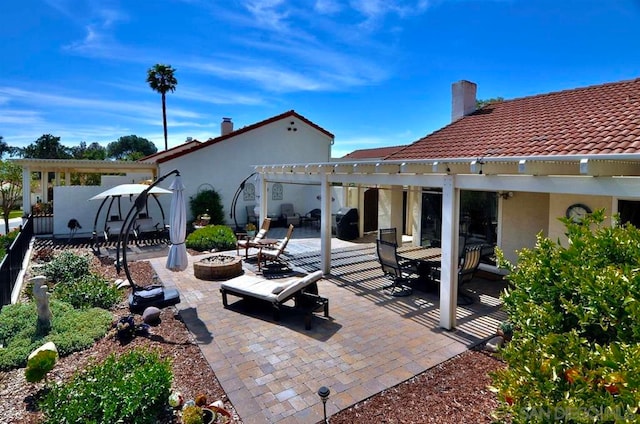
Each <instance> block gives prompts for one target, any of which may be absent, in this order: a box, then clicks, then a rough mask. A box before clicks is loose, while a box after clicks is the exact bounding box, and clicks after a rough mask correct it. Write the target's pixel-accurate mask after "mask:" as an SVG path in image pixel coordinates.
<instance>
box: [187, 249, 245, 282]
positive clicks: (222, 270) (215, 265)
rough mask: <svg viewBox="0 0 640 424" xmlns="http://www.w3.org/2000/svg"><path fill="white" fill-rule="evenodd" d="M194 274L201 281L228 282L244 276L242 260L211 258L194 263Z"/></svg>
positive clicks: (230, 257) (231, 257) (220, 256)
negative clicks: (230, 279)
mask: <svg viewBox="0 0 640 424" xmlns="http://www.w3.org/2000/svg"><path fill="white" fill-rule="evenodd" d="M193 274H194V275H195V277H196V278H199V279H200V280H228V279H229V278H233V277H237V276H238V275H241V274H242V258H240V257H238V256H226V255H214V256H209V257H206V258H204V259H201V260H199V261H198V262H194V263H193Z"/></svg>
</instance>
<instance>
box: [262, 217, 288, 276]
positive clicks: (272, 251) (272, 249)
mask: <svg viewBox="0 0 640 424" xmlns="http://www.w3.org/2000/svg"><path fill="white" fill-rule="evenodd" d="M292 234H293V224H289V228H288V229H287V234H286V235H285V236H284V238H283V239H282V240H278V242H277V243H276V244H275V245H273V246H261V247H260V250H258V271H261V270H262V263H264V264H265V265H267V263H269V262H281V259H280V255H282V252H284V249H285V248H286V247H287V243H289V240H290V239H291V235H292Z"/></svg>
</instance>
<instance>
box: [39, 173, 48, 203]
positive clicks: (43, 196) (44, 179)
mask: <svg viewBox="0 0 640 424" xmlns="http://www.w3.org/2000/svg"><path fill="white" fill-rule="evenodd" d="M48 181H49V171H46V170H45V171H41V172H40V201H42V203H47V202H48V201H49V199H48V197H49V193H48V190H47V186H48Z"/></svg>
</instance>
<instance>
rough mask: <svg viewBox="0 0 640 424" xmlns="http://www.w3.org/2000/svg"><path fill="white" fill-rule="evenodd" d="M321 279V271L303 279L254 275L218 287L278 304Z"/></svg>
mask: <svg viewBox="0 0 640 424" xmlns="http://www.w3.org/2000/svg"><path fill="white" fill-rule="evenodd" d="M321 278H322V271H316V272H313V273H311V274H308V275H306V276H304V277H289V278H279V279H266V278H264V277H262V276H255V275H241V276H240V277H236V278H232V279H230V280H227V281H225V282H224V283H222V284H221V285H220V287H221V288H222V289H224V290H229V291H231V292H235V293H238V294H242V295H247V296H251V297H255V298H258V299H262V300H267V301H269V302H280V301H282V300H284V299H286V298H287V297H289V296H291V295H292V294H293V293H295V292H297V291H298V290H301V289H303V288H304V287H306V286H308V285H309V284H311V283H313V282H314V281H318V280H319V279H321Z"/></svg>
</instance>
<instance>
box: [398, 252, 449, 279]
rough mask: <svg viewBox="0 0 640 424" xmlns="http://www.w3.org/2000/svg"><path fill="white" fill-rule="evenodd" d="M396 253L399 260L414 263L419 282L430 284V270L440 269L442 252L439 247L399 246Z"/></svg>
mask: <svg viewBox="0 0 640 424" xmlns="http://www.w3.org/2000/svg"><path fill="white" fill-rule="evenodd" d="M397 252H398V256H399V257H400V258H401V259H406V260H410V261H414V262H415V263H416V265H417V268H418V275H419V276H420V279H421V280H424V281H425V282H426V283H431V282H432V276H431V270H432V269H433V268H439V267H440V262H441V257H442V250H441V249H440V248H439V247H416V246H401V247H398V251H397Z"/></svg>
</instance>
